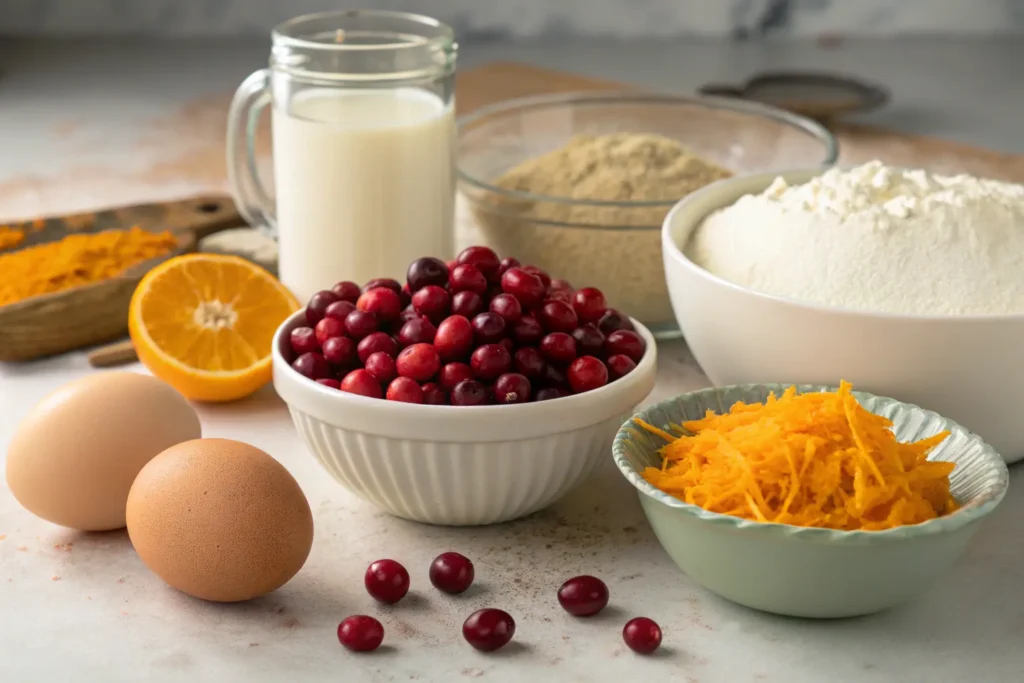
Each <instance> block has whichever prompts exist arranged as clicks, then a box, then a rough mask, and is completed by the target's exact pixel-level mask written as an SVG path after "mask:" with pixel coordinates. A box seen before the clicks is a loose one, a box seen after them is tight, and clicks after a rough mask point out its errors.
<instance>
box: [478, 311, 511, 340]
mask: <svg viewBox="0 0 1024 683" xmlns="http://www.w3.org/2000/svg"><path fill="white" fill-rule="evenodd" d="M472 325H473V340H474V341H475V342H476V343H477V344H495V343H497V342H498V340H500V339H501V338H502V337H504V336H505V319H504V318H502V317H501V316H500V315H498V314H497V313H491V312H490V311H487V312H486V313H481V314H480V315H478V316H476V317H475V318H473V322H472Z"/></svg>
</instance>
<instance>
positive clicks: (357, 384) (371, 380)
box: [339, 368, 384, 398]
mask: <svg viewBox="0 0 1024 683" xmlns="http://www.w3.org/2000/svg"><path fill="white" fill-rule="evenodd" d="M339 388H340V389H341V390H342V391H347V392H348V393H350V394H359V395H360V396H366V397H368V398H383V397H384V392H382V391H381V390H380V382H378V381H377V379H376V378H375V377H374V376H373V375H371V374H370V373H369V372H367V371H366V370H365V369H363V368H359V369H357V370H353V371H352V372H350V373H348V374H347V375H345V376H344V377H343V378H342V379H341V386H340V387H339Z"/></svg>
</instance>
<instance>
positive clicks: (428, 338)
mask: <svg viewBox="0 0 1024 683" xmlns="http://www.w3.org/2000/svg"><path fill="white" fill-rule="evenodd" d="M420 291H421V292H422V291H423V290H422V289H421V290H420ZM436 335H437V328H436V327H434V323H432V322H430V321H429V320H427V319H426V318H416V319H415V320H409V321H407V322H406V323H405V324H404V325H402V329H400V330H399V331H398V345H399V346H401V347H403V348H405V347H406V346H412V345H413V344H433V343H434V337H435V336H436Z"/></svg>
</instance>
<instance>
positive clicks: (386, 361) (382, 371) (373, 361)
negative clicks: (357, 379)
mask: <svg viewBox="0 0 1024 683" xmlns="http://www.w3.org/2000/svg"><path fill="white" fill-rule="evenodd" d="M365 365H366V371H367V372H368V373H370V374H371V375H373V378H374V379H376V380H377V381H378V382H380V383H381V384H388V383H389V382H390V381H391V380H393V379H394V378H395V377H397V376H398V370H396V369H395V359H394V357H392V356H390V355H388V354H387V353H384V352H383V351H378V352H377V353H372V354H370V357H369V358H367V359H366V363H365Z"/></svg>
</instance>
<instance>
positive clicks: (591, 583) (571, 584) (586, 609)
mask: <svg viewBox="0 0 1024 683" xmlns="http://www.w3.org/2000/svg"><path fill="white" fill-rule="evenodd" d="M558 604H560V605H561V606H562V609H564V610H565V611H566V612H568V613H569V614H572V615H573V616H577V617H592V616H594V615H595V614H597V613H598V612H600V611H601V610H603V609H604V608H605V606H606V605H607V604H608V586H606V585H605V584H604V581H602V580H601V579H599V578H597V577H595V576H586V575H584V576H574V577H573V578H571V579H569V580H568V581H566V582H565V583H563V584H562V586H561V587H560V588H559V589H558Z"/></svg>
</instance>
